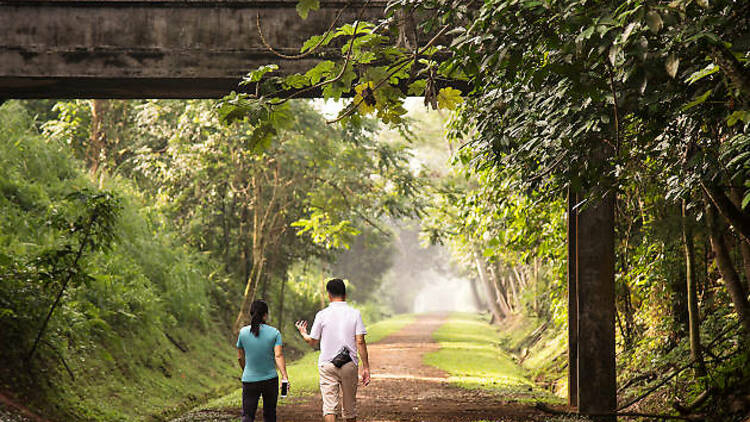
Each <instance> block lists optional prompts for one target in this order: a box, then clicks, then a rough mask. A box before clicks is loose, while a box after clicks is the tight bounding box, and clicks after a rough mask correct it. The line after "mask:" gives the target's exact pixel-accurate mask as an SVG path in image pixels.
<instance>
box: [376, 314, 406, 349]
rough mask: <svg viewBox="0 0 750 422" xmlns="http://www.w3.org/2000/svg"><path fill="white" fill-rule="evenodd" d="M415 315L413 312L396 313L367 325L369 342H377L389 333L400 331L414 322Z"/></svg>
mask: <svg viewBox="0 0 750 422" xmlns="http://www.w3.org/2000/svg"><path fill="white" fill-rule="evenodd" d="M414 321H415V317H414V315H413V314H403V315H396V316H394V317H392V318H388V319H384V320H383V321H380V322H378V323H375V324H372V325H371V326H369V327H367V337H366V338H367V342H368V343H377V342H379V341H380V340H382V339H384V338H386V337H388V336H389V335H391V334H393V333H395V332H397V331H400V330H401V329H402V328H404V327H406V326H407V325H409V324H411V323H413V322H414Z"/></svg>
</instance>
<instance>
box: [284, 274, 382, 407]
mask: <svg viewBox="0 0 750 422" xmlns="http://www.w3.org/2000/svg"><path fill="white" fill-rule="evenodd" d="M326 291H327V292H328V299H329V300H330V302H331V303H330V304H329V305H328V307H327V308H325V309H323V310H322V311H320V312H318V314H317V315H315V321H313V325H312V328H311V329H310V334H307V321H297V323H296V324H295V325H296V327H297V329H298V330H299V332H300V334H302V338H303V339H305V342H307V344H309V345H310V346H313V347H315V346H316V345H317V344H318V343H320V358H319V359H318V372H319V374H320V395H321V396H322V397H323V421H324V422H335V421H336V407H337V406H338V405H339V404H340V405H341V416H342V417H343V418H344V419H345V420H346V421H348V422H354V421H356V419H357V403H356V396H357V368H358V359H357V353H358V352H359V357H360V358H361V359H362V365H361V367H362V385H364V386H367V384H369V383H370V362H369V360H368V357H367V343H366V342H365V335H366V334H367V330H366V329H365V324H364V323H363V322H362V315H360V313H359V311H358V310H356V309H354V308H352V307H351V306H349V305H348V304H347V303H346V286H345V285H344V281H343V280H341V279H338V278H334V279H333V280H330V281H328V284H326ZM339 393H340V394H339ZM339 397H341V398H342V400H341V403H339Z"/></svg>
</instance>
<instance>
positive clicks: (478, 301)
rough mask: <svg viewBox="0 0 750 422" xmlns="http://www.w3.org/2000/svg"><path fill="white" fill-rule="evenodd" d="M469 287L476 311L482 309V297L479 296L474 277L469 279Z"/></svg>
mask: <svg viewBox="0 0 750 422" xmlns="http://www.w3.org/2000/svg"><path fill="white" fill-rule="evenodd" d="M469 286H470V287H471V297H472V298H474V304H475V305H476V306H477V309H482V308H483V307H484V302H483V301H482V297H481V296H479V290H477V280H476V279H475V278H474V277H471V278H469Z"/></svg>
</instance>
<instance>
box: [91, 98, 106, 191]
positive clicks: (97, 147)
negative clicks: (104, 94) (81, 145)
mask: <svg viewBox="0 0 750 422" xmlns="http://www.w3.org/2000/svg"><path fill="white" fill-rule="evenodd" d="M107 101H108V100H91V130H90V135H89V145H88V148H87V149H86V155H87V156H88V157H87V158H88V162H89V163H88V164H89V172H91V175H92V176H93V175H95V174H96V173H97V172H98V171H99V167H100V165H101V157H102V152H103V151H104V130H103V128H102V121H103V119H104V114H105V109H106V107H107Z"/></svg>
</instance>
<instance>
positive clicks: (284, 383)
mask: <svg viewBox="0 0 750 422" xmlns="http://www.w3.org/2000/svg"><path fill="white" fill-rule="evenodd" d="M288 394H289V381H287V380H281V397H282V398H284V397H286V396H287V395H288Z"/></svg>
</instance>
